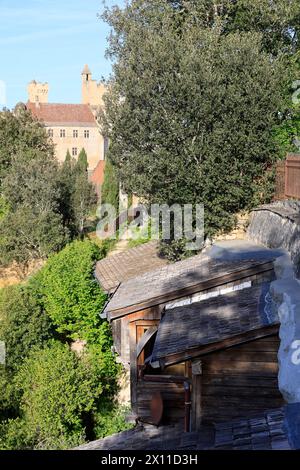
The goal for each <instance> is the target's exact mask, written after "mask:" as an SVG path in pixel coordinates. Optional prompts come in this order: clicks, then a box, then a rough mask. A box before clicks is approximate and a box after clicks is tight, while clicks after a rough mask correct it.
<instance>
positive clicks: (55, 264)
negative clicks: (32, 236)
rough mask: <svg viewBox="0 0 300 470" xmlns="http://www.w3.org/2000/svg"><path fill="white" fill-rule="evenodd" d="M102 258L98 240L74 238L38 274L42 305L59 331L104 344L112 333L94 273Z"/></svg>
mask: <svg viewBox="0 0 300 470" xmlns="http://www.w3.org/2000/svg"><path fill="white" fill-rule="evenodd" d="M100 258H101V252H100V249H99V248H98V247H97V246H96V245H95V244H93V243H92V242H90V241H75V242H73V243H71V244H70V245H68V246H66V247H65V248H64V249H63V250H62V251H61V252H60V253H58V254H57V255H55V256H53V257H52V258H50V259H49V261H48V263H47V265H46V266H45V267H44V268H43V269H42V271H41V273H40V276H39V278H40V284H41V292H42V301H43V305H44V307H45V310H46V311H47V313H48V315H49V317H50V318H51V319H52V321H53V322H54V324H55V325H56V327H57V329H58V331H59V332H60V333H63V334H64V335H66V336H67V337H69V338H72V339H75V340H76V339H84V340H88V341H91V342H92V343H93V342H97V343H98V344H99V343H100V345H102V346H103V347H104V348H105V347H106V346H107V340H109V341H110V336H109V333H108V329H107V324H106V323H105V322H104V323H103V322H102V320H101V319H100V313H101V309H102V308H103V305H104V303H105V300H106V295H105V294H104V292H103V291H102V290H101V289H100V287H99V285H98V284H97V282H96V280H95V278H94V276H93V272H94V265H95V262H96V261H97V260H98V259H100Z"/></svg>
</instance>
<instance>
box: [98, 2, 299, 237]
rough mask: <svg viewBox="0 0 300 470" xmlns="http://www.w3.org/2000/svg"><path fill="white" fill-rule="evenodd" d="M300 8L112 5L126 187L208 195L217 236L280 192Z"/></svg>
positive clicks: (209, 230) (113, 141)
mask: <svg viewBox="0 0 300 470" xmlns="http://www.w3.org/2000/svg"><path fill="white" fill-rule="evenodd" d="M274 4H275V6H274ZM299 12H300V9H299V3H298V2H296V1H291V2H288V5H287V2H285V1H284V0H277V1H276V2H275V3H274V2H272V6H271V3H270V2H268V1H267V0H255V1H254V2H248V1H244V0H238V1H235V2H232V1H229V0H228V1H227V0H224V1H221V2H218V4H217V5H216V3H215V2H213V1H212V0H201V1H199V0H197V1H193V0H192V1H185V0H182V1H179V0H178V1H165V0H151V1H150V0H133V1H132V2H130V3H129V4H128V5H127V6H126V7H125V8H124V9H120V8H118V7H114V8H112V9H111V10H107V11H106V14H105V19H106V20H107V22H108V23H109V24H110V26H111V27H112V29H113V33H112V35H111V37H110V47H109V50H108V55H109V56H110V57H111V58H112V60H113V61H114V76H113V80H112V81H111V83H110V91H109V93H108V95H107V97H106V113H105V115H103V116H102V124H103V127H104V129H105V133H106V134H107V135H108V136H109V138H110V158H111V161H112V163H113V164H114V166H115V168H116V169H117V171H118V175H119V177H120V180H121V183H122V185H123V187H124V188H125V190H126V191H128V192H129V193H135V194H137V195H138V196H140V197H142V198H144V199H145V200H147V201H148V202H149V203H167V204H169V205H172V204H173V203H181V204H184V203H203V204H204V207H205V230H206V235H207V236H212V235H214V234H215V233H216V232H218V231H226V230H230V229H231V228H232V226H233V224H234V215H235V214H236V213H237V212H238V211H240V210H243V209H248V208H251V207H253V206H254V205H256V204H259V203H262V202H265V201H268V200H270V198H271V196H272V192H273V176H274V175H273V172H272V171H271V170H272V168H273V167H274V162H275V160H276V159H277V158H278V156H279V154H280V149H279V147H278V139H274V132H275V129H277V127H278V126H280V125H281V124H282V121H281V115H280V114H279V111H281V110H282V112H283V113H285V112H286V94H287V88H288V86H287V82H288V79H289V78H290V76H289V74H288V73H287V70H286V69H287V63H289V59H288V57H289V54H291V53H292V51H293V50H294V49H295V48H296V46H297V34H295V33H296V29H295V28H297V27H298V19H299Z"/></svg>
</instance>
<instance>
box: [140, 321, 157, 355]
mask: <svg viewBox="0 0 300 470" xmlns="http://www.w3.org/2000/svg"><path fill="white" fill-rule="evenodd" d="M157 328H158V327H157V326H150V327H149V328H148V330H147V331H146V332H145V333H144V334H143V336H142V337H141V339H140V340H139V342H138V344H137V347H136V357H137V358H138V357H139V355H140V354H141V352H142V351H143V349H144V347H145V346H146V344H147V343H148V341H150V339H151V338H152V336H153V335H155V333H156V332H157Z"/></svg>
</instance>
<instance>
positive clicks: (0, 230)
mask: <svg viewBox="0 0 300 470" xmlns="http://www.w3.org/2000/svg"><path fill="white" fill-rule="evenodd" d="M80 155H81V157H80V160H79V161H78V162H76V161H75V162H74V161H73V160H72V159H71V157H70V155H67V157H66V162H65V164H64V165H60V164H59V163H58V162H57V160H56V158H55V155H54V147H53V144H52V143H51V142H50V141H49V139H48V136H47V133H46V131H45V128H44V126H42V124H41V123H39V122H38V121H37V120H36V119H35V118H34V117H33V116H32V115H31V113H29V112H27V111H26V109H25V108H24V106H22V105H19V106H17V107H16V109H15V110H14V112H10V111H4V112H1V113H0V259H1V262H2V263H10V262H11V261H16V262H17V263H20V264H21V265H24V266H25V267H26V266H28V264H29V263H30V261H32V260H33V259H44V258H47V257H48V256H49V254H51V253H54V252H57V251H59V250H60V249H61V248H62V247H63V246H64V245H65V244H66V242H68V241H69V240H71V239H73V238H76V237H78V236H79V237H82V236H83V233H84V230H85V227H86V221H87V218H88V216H89V214H90V212H91V210H92V209H94V206H95V204H96V200H97V198H96V194H95V190H94V187H93V186H92V184H91V183H89V181H88V174H87V171H86V170H87V166H86V153H85V152H84V151H83V152H81V154H80Z"/></svg>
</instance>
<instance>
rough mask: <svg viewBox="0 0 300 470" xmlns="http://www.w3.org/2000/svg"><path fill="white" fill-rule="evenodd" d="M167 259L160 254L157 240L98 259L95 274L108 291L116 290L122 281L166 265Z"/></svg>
mask: <svg viewBox="0 0 300 470" xmlns="http://www.w3.org/2000/svg"><path fill="white" fill-rule="evenodd" d="M166 264H167V260H166V259H164V258H161V257H160V256H159V255H158V246H157V242H156V241H151V242H148V243H145V244H143V245H139V246H137V247H135V248H130V249H129V250H126V251H123V252H122V253H118V254H115V255H112V256H108V257H107V258H104V259H102V260H101V261H98V263H97V264H96V269H95V276H96V278H97V280H98V282H99V284H100V285H101V287H102V288H103V289H104V290H105V291H106V292H109V293H110V292H114V290H115V289H116V288H117V287H118V285H119V284H120V283H121V282H126V281H128V280H129V279H132V278H136V277H138V276H141V275H143V274H144V273H146V272H148V271H152V270H155V269H157V268H159V267H162V266H165V265H166Z"/></svg>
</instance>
